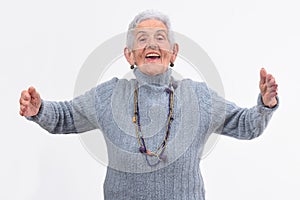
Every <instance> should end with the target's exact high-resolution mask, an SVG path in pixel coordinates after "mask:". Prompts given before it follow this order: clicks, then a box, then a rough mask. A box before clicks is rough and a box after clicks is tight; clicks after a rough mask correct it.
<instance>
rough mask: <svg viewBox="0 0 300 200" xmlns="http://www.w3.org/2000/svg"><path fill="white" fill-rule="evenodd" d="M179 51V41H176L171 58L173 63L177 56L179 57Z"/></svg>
mask: <svg viewBox="0 0 300 200" xmlns="http://www.w3.org/2000/svg"><path fill="white" fill-rule="evenodd" d="M178 51H179V46H178V44H177V43H175V44H174V45H173V49H172V56H171V59H170V62H171V63H174V62H175V60H176V58H177V54H178Z"/></svg>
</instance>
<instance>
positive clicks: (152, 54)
mask: <svg viewBox="0 0 300 200" xmlns="http://www.w3.org/2000/svg"><path fill="white" fill-rule="evenodd" d="M150 56H159V54H156V53H149V54H147V56H146V57H150Z"/></svg>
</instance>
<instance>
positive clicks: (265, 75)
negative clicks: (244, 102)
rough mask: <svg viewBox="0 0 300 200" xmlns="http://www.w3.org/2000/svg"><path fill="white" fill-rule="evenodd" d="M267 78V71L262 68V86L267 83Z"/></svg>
mask: <svg viewBox="0 0 300 200" xmlns="http://www.w3.org/2000/svg"><path fill="white" fill-rule="evenodd" d="M266 77H267V71H266V70H265V68H261V70H260V81H259V82H260V84H264V83H265V82H266Z"/></svg>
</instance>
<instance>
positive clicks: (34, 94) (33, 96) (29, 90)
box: [28, 86, 39, 99]
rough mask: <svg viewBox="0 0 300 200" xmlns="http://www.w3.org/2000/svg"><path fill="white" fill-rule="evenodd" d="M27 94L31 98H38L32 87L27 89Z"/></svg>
mask: <svg viewBox="0 0 300 200" xmlns="http://www.w3.org/2000/svg"><path fill="white" fill-rule="evenodd" d="M28 93H29V94H30V96H31V98H34V99H35V98H39V94H38V93H37V91H36V90H35V88H34V87H33V86H31V87H29V88H28Z"/></svg>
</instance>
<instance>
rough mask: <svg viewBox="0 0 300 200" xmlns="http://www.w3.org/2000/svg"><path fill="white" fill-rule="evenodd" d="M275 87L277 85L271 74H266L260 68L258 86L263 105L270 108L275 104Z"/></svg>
mask: <svg viewBox="0 0 300 200" xmlns="http://www.w3.org/2000/svg"><path fill="white" fill-rule="evenodd" d="M277 87H278V85H277V84H276V81H275V78H274V77H273V76H272V74H268V73H267V71H266V70H265V69H264V68H262V69H261V70H260V81H259V88H260V93H261V96H262V101H263V103H264V105H265V106H267V107H270V108H272V107H274V106H276V105H277V99H276V96H277Z"/></svg>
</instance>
